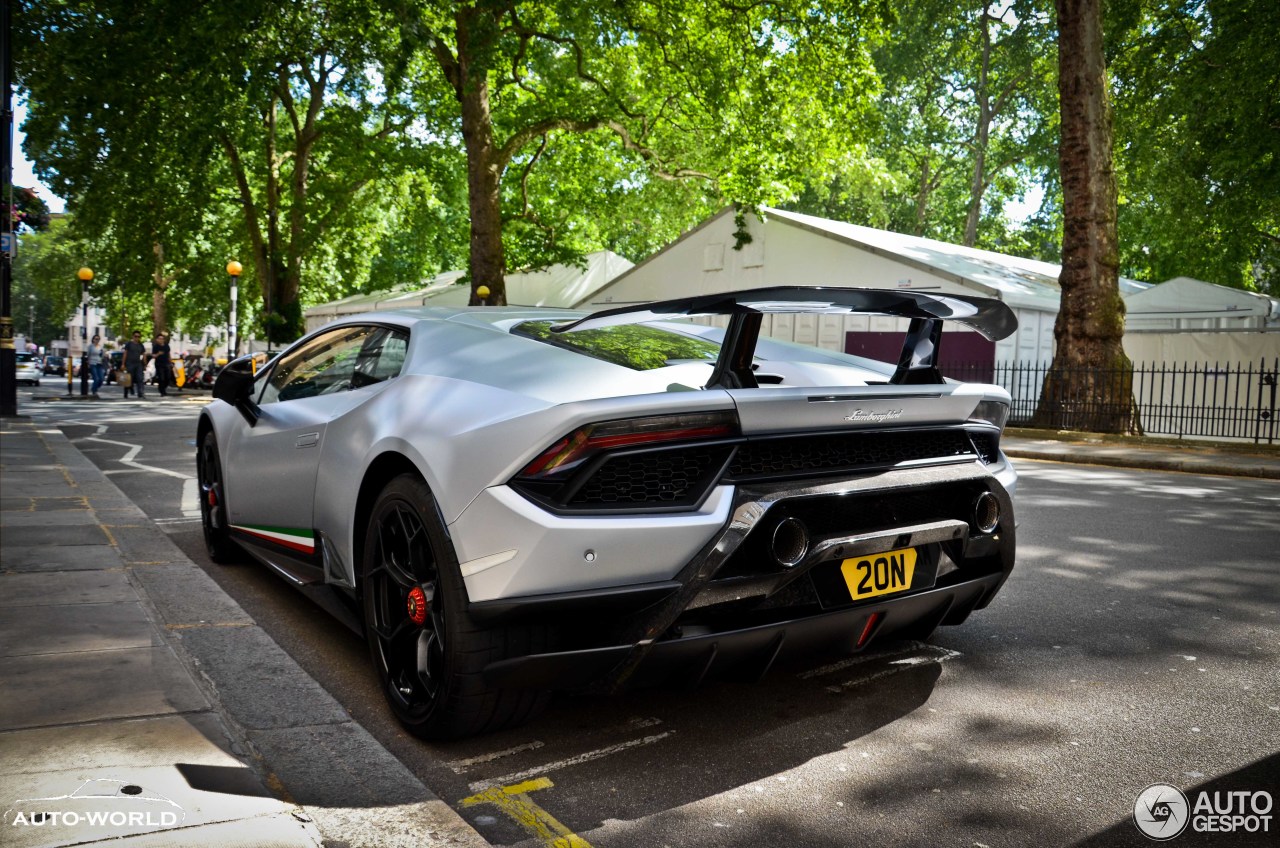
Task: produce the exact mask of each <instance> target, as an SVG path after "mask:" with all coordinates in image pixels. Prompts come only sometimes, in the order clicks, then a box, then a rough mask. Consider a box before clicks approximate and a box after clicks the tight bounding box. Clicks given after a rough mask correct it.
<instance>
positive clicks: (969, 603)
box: [484, 574, 1004, 689]
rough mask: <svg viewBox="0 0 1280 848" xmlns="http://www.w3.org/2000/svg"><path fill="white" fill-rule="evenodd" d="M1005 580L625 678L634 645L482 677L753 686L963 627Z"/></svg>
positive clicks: (852, 612) (649, 664)
mask: <svg viewBox="0 0 1280 848" xmlns="http://www.w3.org/2000/svg"><path fill="white" fill-rule="evenodd" d="M1003 581H1004V575H1003V574H990V575H987V576H985V577H981V578H977V579H974V580H969V581H966V582H963V583H958V584H955V585H950V586H944V587H940V588H935V589H930V590H927V591H924V592H920V593H917V594H912V595H906V596H903V597H898V598H893V599H890V600H885V601H881V602H880V603H873V604H863V605H860V606H858V607H853V608H849V609H843V610H837V611H834V612H828V613H823V614H820V615H816V616H809V617H805V618H800V619H795V620H792V621H782V622H777V623H774V624H769V625H764V626H760V627H750V628H746V629H743V630H735V631H729V632H723V633H713V634H707V635H700V636H690V637H685V638H679V639H668V640H664V641H660V642H654V643H652V644H651V645H649V646H648V650H647V651H646V652H645V654H644V657H643V659H642V660H641V661H640V662H638V663H636V664H634V665H633V666H631V667H630V670H629V672H628V673H627V674H626V675H625V676H621V677H615V676H614V675H613V672H614V671H615V670H616V669H617V668H618V667H619V666H621V665H623V664H624V663H626V662H627V660H628V659H629V658H631V657H632V656H633V652H634V651H635V650H636V648H637V646H636V645H612V646H608V647H602V648H593V649H588V650H581V651H565V652H561V653H550V654H533V655H530V656H526V657H517V658H514V659H507V660H500V661H498V662H495V663H493V664H491V665H490V666H489V667H488V668H486V669H485V671H484V677H485V682H486V683H488V684H490V685H493V686H504V687H506V686H510V687H539V688H541V687H547V686H551V687H554V688H566V689H575V688H583V687H587V686H590V685H591V684H593V683H596V682H598V681H601V680H608V681H610V685H609V686H608V688H610V689H620V688H630V687H640V686H647V685H652V684H655V683H659V682H670V683H676V684H684V685H697V684H698V683H700V682H701V681H702V680H703V679H704V678H706V677H708V676H713V677H723V676H730V677H737V678H746V679H752V680H754V679H759V678H760V677H762V676H764V674H765V673H767V672H768V670H769V669H770V667H772V666H773V664H774V663H776V662H778V661H779V660H787V659H790V658H793V657H802V656H812V655H820V654H823V653H844V654H851V653H856V652H857V651H860V650H862V649H863V648H865V647H866V645H868V644H871V643H872V642H874V641H875V640H876V639H879V638H882V637H885V636H890V635H893V634H895V633H899V632H900V631H902V630H904V629H906V628H912V629H913V630H917V631H929V630H932V629H933V628H934V627H936V626H938V625H940V624H959V623H961V622H963V621H964V620H965V619H966V618H967V617H968V616H969V613H971V612H973V611H974V610H975V609H978V608H980V607H982V606H985V605H986V603H987V602H988V601H990V599H991V597H992V596H994V595H995V593H996V591H997V590H998V589H999V588H1000V584H1001V583H1002V582H1003ZM875 613H879V614H880V617H879V619H878V620H877V622H876V623H875V624H874V625H873V627H874V629H873V631H872V632H871V633H870V634H868V638H866V639H865V640H863V642H862V645H859V644H858V643H859V640H860V639H861V637H862V634H863V630H864V628H865V627H866V626H867V622H868V621H869V620H870V619H871V616H872V615H873V614H875Z"/></svg>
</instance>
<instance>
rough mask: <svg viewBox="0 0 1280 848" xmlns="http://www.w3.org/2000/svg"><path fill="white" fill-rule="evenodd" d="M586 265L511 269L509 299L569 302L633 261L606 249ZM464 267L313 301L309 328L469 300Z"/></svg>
mask: <svg viewBox="0 0 1280 848" xmlns="http://www.w3.org/2000/svg"><path fill="white" fill-rule="evenodd" d="M585 260H586V266H585V267H584V268H580V267H578V266H576V265H552V266H551V267H549V268H543V269H541V270H537V271H526V272H519V273H513V274H507V278H506V281H507V302H508V303H510V304H512V305H513V306H559V307H567V306H572V305H573V304H575V303H577V302H579V301H581V300H584V299H589V298H590V297H591V296H592V295H593V294H594V293H595V292H596V291H598V290H599V289H600V288H602V287H603V286H605V285H607V284H608V283H609V281H610V280H612V279H613V278H614V277H617V276H618V275H619V274H621V273H623V272H625V271H627V270H628V269H629V268H631V267H632V263H631V262H630V261H629V260H627V259H625V258H623V257H621V256H619V255H618V254H616V253H612V252H611V251H608V250H602V251H598V252H596V253H590V254H587V256H586V257H585ZM464 274H465V272H463V271H446V272H445V273H443V274H439V275H437V276H436V277H433V278H432V279H431V280H429V281H428V282H427V284H426V285H425V286H422V287H421V288H416V289H413V290H411V291H386V292H375V293H373V294H362V295H353V296H351V297H346V298H343V299H342V300H335V301H333V302H332V303H325V304H322V305H320V306H313V307H311V308H310V309H308V310H306V312H305V313H304V315H305V317H306V322H307V330H308V331H311V330H314V329H315V328H317V327H320V326H322V325H324V324H327V323H328V322H330V321H332V320H334V319H336V318H341V317H344V316H346V315H354V314H359V313H363V312H375V311H379V310H384V309H400V308H404V307H410V306H466V305H467V300H468V298H469V297H470V290H469V289H468V288H467V286H465V285H459V283H460V281H461V279H462V277H463V276H464Z"/></svg>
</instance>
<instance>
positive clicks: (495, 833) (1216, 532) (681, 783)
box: [24, 399, 1280, 848]
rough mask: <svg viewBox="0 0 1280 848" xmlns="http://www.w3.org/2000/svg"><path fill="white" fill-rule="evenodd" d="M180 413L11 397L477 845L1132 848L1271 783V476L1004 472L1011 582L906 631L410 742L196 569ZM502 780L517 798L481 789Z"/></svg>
mask: <svg viewBox="0 0 1280 848" xmlns="http://www.w3.org/2000/svg"><path fill="white" fill-rule="evenodd" d="M199 408H200V402H199V401H191V400H174V399H170V400H166V401H159V400H148V401H145V402H136V401H134V402H129V403H125V402H121V401H118V400H112V401H102V402H99V403H96V404H95V403H82V402H79V401H71V402H67V401H56V402H50V403H45V404H33V405H29V406H24V412H28V413H29V414H32V415H33V416H35V417H37V418H39V419H42V420H47V421H49V422H51V423H56V424H58V425H59V426H61V427H62V428H63V430H64V431H65V432H66V433H67V434H68V435H69V436H70V437H71V438H72V439H73V441H74V442H75V443H76V445H77V446H78V447H79V448H80V450H82V451H83V452H84V453H85V454H86V455H87V456H89V457H90V458H91V459H92V460H93V461H94V462H95V463H96V464H97V465H98V466H99V467H100V468H102V469H103V470H104V471H106V472H107V473H108V474H109V475H110V476H111V479H112V480H113V481H114V482H115V483H116V484H117V485H118V486H119V487H120V488H121V489H122V490H123V491H124V492H125V493H126V494H128V495H129V496H130V497H131V498H132V499H133V500H134V501H135V502H136V503H138V505H139V506H140V507H142V508H143V509H144V510H145V511H146V512H147V513H148V514H149V515H150V516H152V517H153V518H154V519H156V520H157V521H159V522H160V523H161V526H162V527H164V528H165V529H166V531H167V532H169V533H170V535H171V537H172V538H173V540H174V541H175V542H176V543H177V544H178V545H179V546H180V547H181V548H182V549H183V550H184V551H185V552H186V553H187V554H188V555H189V556H190V557H191V558H192V559H193V560H194V561H195V562H197V563H199V564H200V565H201V566H202V567H204V568H205V569H206V570H207V571H208V572H209V574H211V575H212V576H213V578H214V579H215V580H216V581H217V582H218V583H219V584H220V585H221V586H222V587H223V588H224V589H225V590H226V591H227V592H228V593H229V594H230V595H232V596H233V597H234V598H235V599H236V600H237V601H238V602H239V603H240V605H241V606H242V607H244V609H245V610H246V611H247V612H248V613H249V614H250V615H251V616H253V617H254V619H255V620H257V621H258V622H259V623H260V624H261V626H262V627H263V628H264V629H266V630H267V631H268V632H269V633H270V634H271V635H272V636H273V637H274V638H275V639H276V641H277V642H279V644H280V645H281V646H282V647H283V648H284V649H285V650H287V651H288V652H289V653H290V654H292V655H293V657H294V658H295V659H296V660H297V661H298V662H299V663H300V664H301V665H302V666H303V668H305V669H306V670H307V671H308V672H309V673H310V674H312V675H313V676H314V677H315V678H316V679H317V680H318V681H319V682H320V683H321V684H322V685H323V686H324V687H325V688H326V689H327V690H328V691H329V692H331V693H332V694H333V695H334V696H335V697H336V698H337V699H338V700H339V701H340V702H341V703H342V704H343V706H344V707H345V708H346V709H347V710H348V711H349V712H350V713H351V714H352V715H353V716H354V717H355V718H356V719H357V720H358V721H359V722H360V723H361V724H363V725H364V726H365V727H366V728H367V729H368V730H369V731H370V732H371V733H372V734H373V735H374V736H375V737H376V738H377V739H379V741H381V742H382V743H383V744H384V745H385V746H386V747H387V748H388V749H390V750H391V751H392V752H393V753H394V754H395V755H396V756H398V757H399V758H400V759H401V760H402V761H403V762H404V763H405V764H406V765H407V766H408V767H409V768H411V769H413V770H414V771H415V772H417V773H418V774H419V775H420V776H421V777H422V779H423V781H424V782H425V783H426V784H427V785H428V786H430V787H431V788H432V789H433V790H434V791H435V792H436V793H437V794H438V795H439V796H440V797H441V798H443V799H445V800H446V801H448V802H450V803H451V804H453V805H454V806H455V807H457V808H458V809H459V811H460V812H461V813H462V815H463V816H464V817H466V818H467V819H468V820H469V821H470V822H471V823H472V824H473V825H474V826H475V827H476V828H477V829H478V830H479V831H480V832H481V833H482V834H483V835H484V836H485V837H486V838H488V839H489V840H490V841H491V842H493V843H494V844H497V845H516V844H519V845H521V846H536V845H540V844H549V841H548V840H547V839H539V838H537V837H535V836H532V835H531V832H530V831H529V830H527V829H525V828H524V827H522V826H521V825H520V824H519V823H518V822H517V819H519V818H520V816H521V815H523V814H531V815H533V817H534V819H536V820H537V821H538V822H540V823H542V824H544V825H545V824H547V823H548V822H552V821H553V820H554V821H555V822H558V823H559V824H560V825H562V826H563V828H565V829H566V830H567V831H571V832H573V833H574V834H577V836H578V837H579V838H581V839H582V840H584V841H585V842H586V843H588V844H589V845H592V846H597V848H609V847H610V846H634V845H654V846H658V845H671V846H676V845H680V846H721V845H725V846H730V845H732V846H738V845H788V846H791V845H794V846H831V845H862V844H875V845H956V846H991V848H994V846H1004V845H1008V846H1024V845H1076V844H1080V845H1087V846H1102V845H1145V844H1147V840H1146V839H1145V837H1143V836H1142V835H1140V834H1139V832H1138V830H1137V829H1136V828H1135V826H1134V823H1133V820H1132V816H1133V813H1134V804H1135V801H1136V799H1137V797H1138V794H1139V793H1140V792H1141V791H1142V790H1143V789H1144V788H1145V787H1147V786H1149V785H1150V784H1154V783H1169V784H1172V785H1173V786H1176V787H1179V788H1181V789H1183V790H1184V791H1186V792H1187V794H1188V796H1190V797H1192V798H1193V799H1194V798H1195V797H1196V794H1195V793H1193V792H1192V790H1196V791H1197V792H1198V791H1199V790H1210V791H1217V790H1222V791H1248V792H1253V791H1258V790H1266V791H1269V792H1270V793H1271V796H1272V798H1273V799H1274V798H1277V797H1280V753H1278V752H1280V673H1278V669H1280V663H1278V662H1277V660H1278V659H1280V483H1277V482H1275V481H1265V480H1253V479H1242V478H1224V477H1201V476H1195V475H1190V474H1165V473H1154V472H1148V471H1128V470H1120V469H1106V468H1097V467H1086V466H1071V465H1059V464H1053V463H1037V462H1020V463H1019V466H1018V467H1019V471H1020V473H1021V474H1022V480H1021V484H1020V490H1019V497H1018V510H1019V517H1020V525H1021V526H1020V528H1019V546H1018V547H1019V552H1018V553H1019V560H1018V566H1017V568H1016V570H1015V571H1014V574H1013V576H1012V577H1011V578H1010V580H1009V582H1008V583H1007V584H1006V586H1005V588H1004V589H1003V591H1002V593H1001V594H1000V596H999V597H998V598H997V599H996V601H995V603H994V604H993V605H992V606H991V607H990V608H989V609H987V610H985V611H982V612H979V613H976V614H975V615H974V616H973V617H972V618H971V619H970V620H969V621H968V622H967V623H966V624H964V625H963V626H961V627H957V628H947V629H944V630H942V631H940V632H939V633H938V634H936V635H935V636H934V637H933V639H932V640H931V643H930V644H928V645H923V644H920V643H894V644H889V645H885V646H882V647H881V649H880V650H879V651H877V652H876V653H874V654H869V655H865V656H862V657H857V658H854V659H852V660H845V661H837V660H834V659H833V658H829V657H827V658H815V659H814V661H813V662H812V663H811V664H809V665H807V666H801V667H792V668H779V669H775V670H774V671H773V672H771V674H770V676H769V677H768V678H766V679H765V681H763V682H762V683H760V684H757V685H746V684H736V683H713V684H709V685H706V686H704V687H703V688H701V689H698V690H696V691H693V692H687V691H679V690H674V691H672V690H655V691H647V692H640V693H631V694H627V695H622V696H617V697H611V698H594V697H592V698H587V697H574V696H562V697H560V698H558V699H557V700H556V701H555V702H554V703H553V705H552V707H551V709H550V710H549V711H548V712H547V713H546V714H545V715H544V716H542V717H541V718H540V719H538V720H536V721H535V722H533V723H532V724H529V725H527V726H525V727H522V728H518V729H515V730H512V731H507V732H504V733H500V734H494V735H490V736H486V737H482V738H478V739H471V740H466V741H463V742H459V743H455V744H450V745H434V744H428V743H424V742H421V741H419V740H417V739H415V738H412V737H409V736H407V735H406V734H405V733H404V732H403V731H401V730H400V728H399V726H398V725H397V724H396V723H395V722H394V720H393V719H391V717H390V716H389V714H388V713H387V711H386V709H385V708H384V707H383V703H382V699H381V696H380V695H379V693H378V691H377V688H376V684H375V678H374V675H373V671H372V668H371V667H370V665H369V662H368V657H367V654H366V649H365V646H364V643H363V641H362V640H361V639H360V638H359V637H358V636H356V635H355V634H354V633H352V632H351V631H349V630H346V629H344V628H343V627H342V626H341V625H340V624H338V623H336V622H335V621H334V620H333V619H331V618H330V617H328V616H327V615H326V614H325V613H323V612H322V611H321V610H320V609H319V608H318V607H317V606H316V605H315V604H313V603H312V602H311V601H310V600H309V599H308V598H306V597H304V596H303V595H302V594H301V593H300V592H298V591H296V590H294V589H292V588H290V587H289V586H287V585H286V584H285V583H284V582H283V581H281V580H280V579H279V578H277V577H275V576H273V575H272V574H270V573H269V572H268V571H267V570H266V569H265V568H263V567H260V566H258V565H255V564H253V563H251V562H249V561H248V559H247V558H246V560H245V561H244V562H243V563H239V564H235V565H231V566H216V565H213V564H211V563H209V561H208V558H207V557H206V556H205V552H204V547H203V543H202V541H201V538H200V531H199V524H198V520H196V519H193V518H192V515H194V512H193V506H194V504H193V501H192V492H191V484H190V483H188V482H186V481H187V479H189V478H191V477H193V476H194V473H195V470H194V451H195V446H194V429H195V417H196V415H197V414H198V411H199ZM522 781H536V783H535V784H534V788H531V789H530V790H529V791H528V792H527V794H526V795H525V796H524V797H525V798H527V799H528V803H529V804H530V805H532V807H533V808H532V809H531V810H530V809H523V808H520V807H519V804H517V805H516V806H514V807H513V803H514V802H510V801H509V800H507V801H502V800H501V799H499V802H498V803H492V798H493V795H492V793H490V794H488V795H486V794H485V790H487V789H489V788H492V787H495V786H507V785H511V784H513V783H519V782H522ZM498 794H501V793H498ZM464 799H471V800H470V801H469V802H466V803H464ZM519 803H520V804H523V803H524V802H523V801H521V802H519ZM526 818H527V817H526ZM1277 827H1280V810H1272V811H1271V821H1270V832H1269V833H1267V834H1254V835H1252V836H1250V835H1247V834H1243V833H1204V834H1195V833H1192V832H1191V831H1187V832H1186V833H1184V834H1183V835H1182V836H1180V837H1178V838H1177V840H1176V841H1175V842H1173V843H1172V844H1174V845H1209V846H1224V848H1229V846H1238V845H1255V844H1256V845H1264V844H1265V845H1274V844H1277V838H1276V830H1277Z"/></svg>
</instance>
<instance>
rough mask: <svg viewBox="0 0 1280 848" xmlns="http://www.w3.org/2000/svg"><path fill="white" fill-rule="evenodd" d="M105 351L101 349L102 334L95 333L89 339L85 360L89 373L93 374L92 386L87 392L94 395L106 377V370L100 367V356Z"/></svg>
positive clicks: (95, 395)
mask: <svg viewBox="0 0 1280 848" xmlns="http://www.w3.org/2000/svg"><path fill="white" fill-rule="evenodd" d="M106 355H107V352H106V351H105V350H103V349H102V336H99V335H98V334H97V333H95V334H94V336H93V338H92V339H90V340H89V355H88V357H87V361H88V363H89V373H90V374H92V375H93V386H92V387H91V388H90V389H89V394H91V395H93V396H94V397H97V396H98V389H100V388H102V381H103V380H105V379H106V371H105V370H103V368H102V358H103V357H104V356H106Z"/></svg>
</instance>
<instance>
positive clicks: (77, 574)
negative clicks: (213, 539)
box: [0, 418, 489, 848]
mask: <svg viewBox="0 0 1280 848" xmlns="http://www.w3.org/2000/svg"><path fill="white" fill-rule="evenodd" d="M0 539H2V540H3V544H0V693H3V694H2V695H0V751H3V752H4V756H3V757H2V758H0V810H4V811H5V812H4V821H3V823H2V824H0V828H2V830H0V832H2V833H3V839H0V842H2V843H3V844H4V845H6V846H9V845H12V846H15V848H29V846H30V847H31V848H34V846H64V845H83V844H87V845H98V844H102V843H105V842H108V841H110V844H111V845H113V846H129V848H141V847H142V846H147V848H150V847H151V846H170V845H174V846H176V845H182V846H199V845H210V846H213V845H216V846H246V847H247V846H264V847H265V846H308V848H316V846H326V848H345V846H351V848H356V846H368V848H382V846H388V847H390V846H402V845H403V846H410V845H412V846H415V848H422V846H427V848H433V846H459V847H460V848H461V847H462V846H485V845H488V844H489V843H488V842H487V841H485V840H484V839H483V838H482V837H481V836H480V835H479V834H478V833H476V832H475V830H473V829H472V828H471V826H470V825H468V824H467V823H466V822H465V821H464V820H463V819H462V818H461V817H460V816H459V815H458V814H457V813H456V812H454V810H453V809H452V808H450V807H449V806H448V805H447V804H445V803H444V802H443V801H441V800H440V799H439V798H437V797H436V796H435V795H434V794H433V793H432V792H431V791H430V790H429V789H428V788H427V787H426V786H424V785H423V784H422V782H421V781H420V780H418V778H417V777H416V776H414V774H413V773H412V772H410V771H409V770H408V769H407V768H405V766H404V765H403V764H401V763H400V761H399V760H397V759H396V758H395V757H394V756H392V755H391V754H390V753H389V752H388V751H387V750H386V749H385V748H383V747H382V746H381V745H380V744H379V743H378V742H377V741H376V740H375V739H374V738H373V737H372V736H370V735H369V733H368V732H367V731H365V730H364V728H362V727H361V726H360V725H359V724H357V723H356V722H355V721H353V720H352V719H351V717H350V716H349V715H348V714H347V713H346V712H345V711H344V710H343V709H342V708H341V707H340V706H339V705H338V703H337V701H335V700H334V699H333V698H332V697H331V696H330V695H329V694H328V693H327V692H326V691H325V690H324V689H322V688H321V687H320V685H319V684H317V683H316V682H315V681H314V680H313V679H312V678H311V677H310V676H309V675H307V674H306V673H305V672H304V671H303V670H302V669H301V668H300V667H299V666H298V665H297V663H295V662H294V661H293V659H292V658H291V657H290V656H289V655H288V654H286V653H285V652H284V651H283V650H281V649H280V647H279V646H278V645H276V643H275V642H274V641H272V640H271V638H270V637H268V636H267V635H266V634H265V633H264V632H263V631H262V630H261V629H260V628H259V627H258V626H257V625H256V624H255V623H254V622H253V621H252V620H251V619H250V618H249V616H248V615H247V614H246V613H245V612H244V611H243V610H242V609H241V608H240V607H239V606H238V605H237V604H236V603H235V602H234V601H233V600H232V599H231V598H230V597H229V596H227V595H226V594H225V593H224V592H223V591H222V590H221V589H220V588H219V587H218V586H217V584H216V583H214V582H213V580H211V579H210V578H209V577H208V575H206V574H205V573H204V572H203V571H202V570H201V569H200V568H199V567H198V566H196V565H195V564H194V563H193V562H191V561H190V560H189V559H188V558H187V557H186V556H185V555H184V554H183V553H182V552H181V551H180V550H179V549H178V548H177V547H176V546H174V545H173V543H172V542H170V541H169V538H168V537H167V536H166V535H165V534H164V533H163V532H162V531H161V530H160V529H159V528H158V527H157V526H156V525H155V524H154V523H153V522H152V521H151V520H150V519H148V518H147V516H146V515H145V514H144V513H143V512H142V511H141V510H140V509H139V508H138V507H137V506H135V505H134V504H133V503H132V502H131V501H130V500H129V499H128V498H127V497H126V496H125V495H124V494H123V493H122V492H121V491H120V490H119V489H118V488H116V486H115V485H114V484H113V483H112V482H111V481H110V480H109V479H108V478H107V477H105V476H104V475H103V474H102V472H101V471H100V470H99V469H98V468H97V467H96V466H94V465H93V464H92V463H91V462H90V461H89V460H88V459H86V458H85V457H84V456H83V455H82V454H81V453H80V452H79V451H78V450H77V449H76V448H75V447H74V446H73V445H72V444H71V443H70V442H69V441H68V440H67V438H66V437H65V436H64V435H63V434H62V433H61V431H59V430H58V429H57V428H54V427H41V426H39V425H37V424H34V423H33V422H31V421H29V420H23V419H20V418H19V419H3V420H0Z"/></svg>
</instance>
